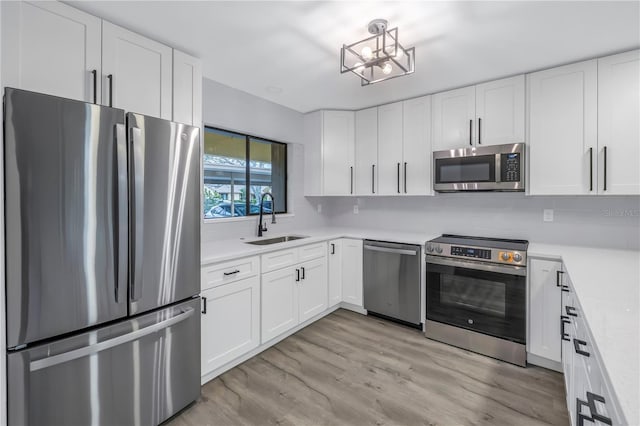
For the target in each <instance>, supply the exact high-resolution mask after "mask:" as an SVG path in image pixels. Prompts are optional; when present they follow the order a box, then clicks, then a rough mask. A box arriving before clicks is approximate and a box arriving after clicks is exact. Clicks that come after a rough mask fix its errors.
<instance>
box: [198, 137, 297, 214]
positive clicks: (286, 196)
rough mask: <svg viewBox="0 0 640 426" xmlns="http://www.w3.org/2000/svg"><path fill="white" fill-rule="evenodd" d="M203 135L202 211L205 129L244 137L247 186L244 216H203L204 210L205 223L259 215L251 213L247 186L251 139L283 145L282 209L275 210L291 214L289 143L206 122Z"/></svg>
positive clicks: (248, 184)
mask: <svg viewBox="0 0 640 426" xmlns="http://www.w3.org/2000/svg"><path fill="white" fill-rule="evenodd" d="M202 127H203V137H202V156H201V159H200V161H202V187H201V188H202V189H201V191H202V194H203V195H202V197H201V200H200V208H201V211H202V208H203V207H204V190H203V189H204V185H205V176H204V156H205V149H206V144H205V136H204V135H205V133H206V132H207V129H210V130H216V131H219V132H226V133H231V134H233V135H235V136H238V137H244V140H245V152H246V157H245V162H246V167H245V181H246V184H245V187H246V188H247V196H246V199H245V203H244V206H245V211H246V212H247V214H245V215H244V216H230V217H219V218H206V217H204V214H205V213H204V212H203V213H202V220H203V221H204V222H206V223H216V222H223V221H229V220H243V219H249V218H253V217H256V216H259V215H260V213H259V212H258V213H251V207H250V205H251V196H250V195H249V191H248V189H249V187H250V186H251V179H250V178H251V160H250V158H251V139H254V140H257V141H263V142H268V143H271V144H278V145H283V146H284V191H285V193H284V211H282V212H275V214H276V215H284V216H286V215H291V212H289V203H288V201H289V144H288V143H286V142H280V141H276V140H273V139H269V138H265V137H262V136H255V135H252V134H249V133H243V132H238V131H236V130H229V129H225V128H222V127H216V126H210V125H207V124H203V126H202ZM272 170H273V169H272ZM272 206H273V207H275V203H273V202H272ZM263 214H264V213H263ZM267 214H271V213H267Z"/></svg>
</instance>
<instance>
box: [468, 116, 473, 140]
mask: <svg viewBox="0 0 640 426" xmlns="http://www.w3.org/2000/svg"><path fill="white" fill-rule="evenodd" d="M472 133H473V120H469V145H471V146H473V141H472V140H471V134H472Z"/></svg>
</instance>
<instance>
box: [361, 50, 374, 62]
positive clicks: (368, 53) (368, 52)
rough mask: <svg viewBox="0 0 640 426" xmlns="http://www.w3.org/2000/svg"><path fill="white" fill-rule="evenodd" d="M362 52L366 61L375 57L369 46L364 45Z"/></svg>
mask: <svg viewBox="0 0 640 426" xmlns="http://www.w3.org/2000/svg"><path fill="white" fill-rule="evenodd" d="M360 53H362V57H363V58H364V59H365V60H366V61H368V60H369V59H371V58H373V51H372V50H371V48H370V47H369V46H365V47H363V48H362V51H361V52H360Z"/></svg>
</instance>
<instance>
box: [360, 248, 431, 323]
mask: <svg viewBox="0 0 640 426" xmlns="http://www.w3.org/2000/svg"><path fill="white" fill-rule="evenodd" d="M420 250H421V246H418V245H413V244H399V243H390V242H385V241H373V240H365V241H364V255H363V257H364V277H363V278H364V308H365V309H366V310H367V312H368V313H369V314H373V315H378V316H382V317H385V318H389V319H393V320H397V321H400V322H403V323H406V324H407V325H413V326H420V322H421V321H420V301H421V300H422V298H421V295H420V267H421V262H420V257H421V256H420Z"/></svg>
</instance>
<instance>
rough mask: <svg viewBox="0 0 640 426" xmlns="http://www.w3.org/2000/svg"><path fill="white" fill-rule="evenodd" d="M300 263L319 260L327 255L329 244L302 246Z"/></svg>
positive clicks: (299, 256) (299, 257)
mask: <svg viewBox="0 0 640 426" xmlns="http://www.w3.org/2000/svg"><path fill="white" fill-rule="evenodd" d="M298 250H299V254H298V262H306V261H307V260H311V259H317V258H319V257H323V256H326V255H327V243H326V242H322V243H318V244H310V245H308V246H302V247H300V248H299V249H298Z"/></svg>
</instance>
